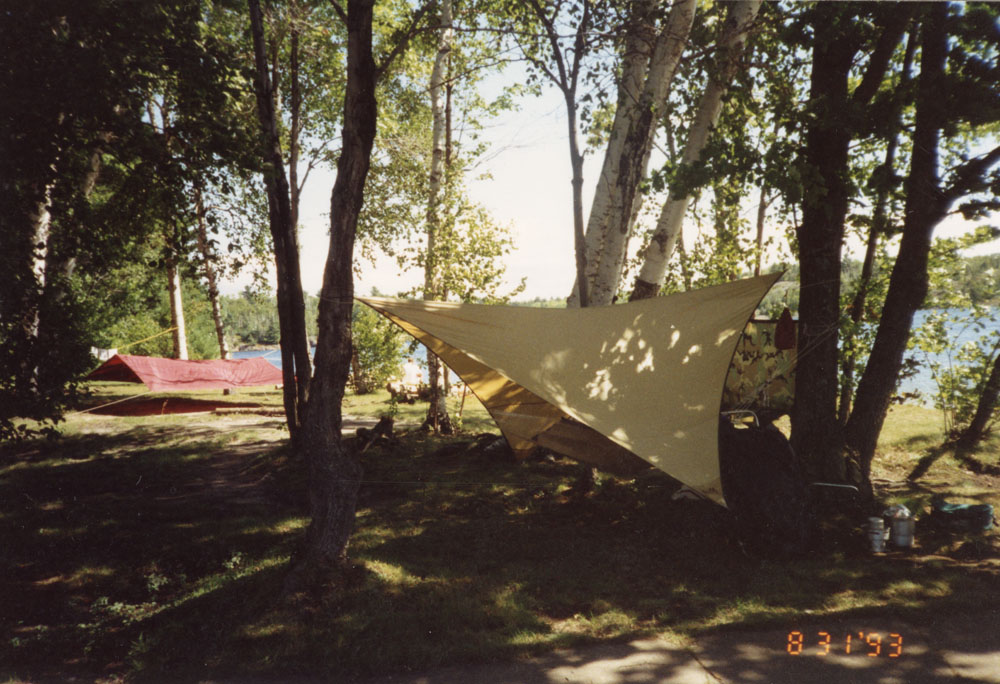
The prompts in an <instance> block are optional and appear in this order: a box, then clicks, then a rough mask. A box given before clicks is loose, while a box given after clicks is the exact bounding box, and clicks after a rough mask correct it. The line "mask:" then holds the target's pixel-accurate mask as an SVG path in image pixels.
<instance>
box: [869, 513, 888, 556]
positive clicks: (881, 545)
mask: <svg viewBox="0 0 1000 684" xmlns="http://www.w3.org/2000/svg"><path fill="white" fill-rule="evenodd" d="M868 540H869V541H870V542H871V545H872V551H873V552H875V553H882V552H883V551H885V522H884V521H883V520H882V518H868Z"/></svg>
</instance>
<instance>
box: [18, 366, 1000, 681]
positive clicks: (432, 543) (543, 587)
mask: <svg viewBox="0 0 1000 684" xmlns="http://www.w3.org/2000/svg"><path fill="white" fill-rule="evenodd" d="M129 392H134V388H133V386H127V385H112V384H107V385H100V386H97V387H95V394H94V396H93V397H92V398H91V399H90V400H89V403H90V405H93V406H96V405H98V404H101V403H106V402H107V401H110V400H113V399H114V398H121V397H123V396H127V394H128V393H129ZM207 396H210V397H211V399H212V400H213V401H218V402H220V403H223V404H230V405H232V406H235V405H237V404H240V403H244V404H246V403H255V404H259V406H258V407H257V409H253V408H252V407H251V408H247V407H244V408H243V409H240V410H241V411H242V410H244V409H246V410H249V411H253V410H258V411H259V412H261V413H263V415H261V414H259V413H236V412H225V413H221V414H196V415H153V416H133V417H120V416H104V415H94V414H93V413H87V414H78V415H74V416H71V417H70V418H69V420H68V421H67V423H66V425H65V429H64V434H63V436H62V437H61V438H60V439H58V440H56V441H53V442H45V441H40V442H33V443H28V444H23V445H19V446H16V447H14V446H6V447H4V448H3V449H2V450H0V500H2V501H3V506H2V507H0V516H2V518H0V530H2V534H3V537H2V539H0V545H2V548H3V549H4V554H3V555H2V557H0V568H2V570H0V572H2V573H3V576H4V577H5V578H7V579H6V581H4V582H2V583H0V605H2V606H3V610H0V639H2V641H0V681H2V680H3V679H4V677H6V678H8V679H12V680H15V681H16V680H18V679H26V680H28V681H40V680H46V679H52V680H64V679H66V678H67V677H69V676H76V677H78V678H80V679H81V680H91V681H109V682H110V681H123V680H128V681H163V680H164V679H167V680H170V681H173V680H176V679H185V678H189V679H192V680H197V679H199V678H204V677H210V676H216V677H221V676H238V677H245V676H251V675H262V676H267V675H271V676H276V677H279V676H281V677H283V676H291V675H293V674H295V673H309V674H314V675H315V674H318V675H321V676H326V677H327V678H329V679H330V680H332V681H352V680H354V679H357V678H359V677H363V676H375V675H385V674H387V673H393V672H402V671H408V670H421V669H423V668H429V667H433V666H437V665H443V664H452V663H461V662H469V661H489V660H494V659H506V658H515V657H518V656H521V655H525V654H531V653H537V652H540V651H544V650H547V649H551V648H553V647H556V646H560V645H569V644H581V643H586V642H589V641H596V640H606V639H618V638H625V637H633V636H637V635H643V634H669V635H672V636H673V637H675V638H678V639H686V638H693V636H694V635H697V634H700V633H702V632H704V631H706V630H714V629H729V628H735V627H746V626H758V625H776V624H781V625H785V624H788V622H789V621H790V620H792V619H793V618H795V619H797V618H798V617H799V616H801V615H803V614H810V615H814V616H836V617H838V618H844V619H851V618H854V617H857V618H858V619H862V618H865V617H878V616H885V615H887V614H888V615H892V616H898V617H903V618H913V619H920V617H921V616H926V615H930V614H934V615H942V614H948V613H962V612H966V611H969V610H983V609H985V608H989V607H993V608H995V602H996V598H995V597H994V594H995V591H994V588H995V583H996V581H997V573H998V569H1000V563H998V560H997V559H998V557H1000V552H998V543H997V534H996V532H995V531H994V532H991V533H988V534H985V535H978V536H974V535H970V536H964V537H963V536H961V535H959V536H957V537H956V536H942V535H938V536H935V535H934V534H933V532H932V531H931V530H929V529H920V528H919V527H918V532H917V539H918V542H919V544H920V546H919V547H918V548H917V549H915V550H914V551H913V552H909V553H902V552H896V553H892V554H888V555H886V556H881V557H872V556H871V555H870V554H867V553H866V552H865V551H864V548H863V544H864V539H863V535H861V534H860V531H857V533H856V534H855V535H854V538H855V539H856V540H857V541H858V543H857V544H856V545H851V544H847V545H841V546H839V547H836V548H822V549H821V550H820V551H819V552H817V553H816V554H814V555H812V556H809V557H806V558H803V559H799V560H795V561H788V562H780V563H779V562H775V561H768V560H764V559H758V558H752V557H748V556H746V555H745V554H743V553H742V552H741V551H740V549H739V546H738V544H736V543H735V541H734V539H733V537H732V533H731V525H730V523H729V521H728V519H727V518H726V516H725V514H724V511H722V510H721V509H719V508H718V507H716V506H714V505H712V504H707V503H699V502H675V501H672V500H671V499H670V497H669V494H670V492H671V490H672V489H673V488H674V487H675V484H674V483H673V481H672V480H670V479H669V478H667V477H665V476H660V475H657V474H655V473H650V474H649V475H645V476H643V477H640V478H637V479H636V480H634V481H629V480H623V479H619V478H615V477H610V476H600V477H599V478H598V479H597V482H596V483H595V485H594V487H593V488H592V489H590V490H584V489H581V488H579V487H577V486H576V485H577V483H578V480H579V475H580V473H581V467H580V466H578V465H576V464H573V463H571V462H569V461H562V460H552V459H546V460H531V461H527V462H524V463H521V464H514V463H512V462H511V461H509V460H508V459H507V458H506V457H505V456H503V455H502V454H496V453H493V452H491V451H489V450H486V451H484V450H482V449H479V448H476V446H475V443H474V442H473V441H472V440H471V438H470V436H469V434H470V433H474V432H478V431H480V430H482V429H484V428H485V427H486V426H487V425H489V423H488V422H487V421H488V417H487V416H486V414H485V411H484V410H483V409H482V407H481V406H479V405H478V403H477V402H475V401H474V400H472V399H471V398H470V399H467V401H466V405H465V407H464V411H463V418H464V419H465V420H464V423H465V425H464V426H465V428H466V430H467V432H466V433H465V434H463V435H460V436H458V437H456V438H453V439H444V438H438V437H432V436H429V435H427V434H425V433H422V432H419V431H410V432H404V433H403V434H402V435H401V436H400V437H399V438H398V439H397V440H396V441H394V442H392V443H389V444H388V445H384V446H381V447H378V448H373V449H370V450H369V451H367V452H366V453H365V454H364V456H363V462H364V468H365V476H364V477H365V480H366V482H365V484H364V485H363V486H362V489H361V492H360V499H359V502H358V511H357V523H356V528H355V532H354V535H353V536H352V541H351V547H350V554H351V558H352V561H353V564H354V565H353V569H351V570H350V571H348V572H346V573H344V574H343V575H342V576H340V577H338V578H336V581H332V580H331V582H330V583H329V584H328V586H326V587H324V588H323V590H322V591H319V592H318V593H316V594H315V595H312V596H309V597H300V598H294V597H293V598H292V599H287V600H285V599H280V598H278V597H279V595H280V593H281V587H282V581H283V578H284V573H285V571H286V568H287V565H288V560H289V558H290V557H291V555H292V554H293V553H294V552H295V550H296V548H297V545H298V544H299V542H300V541H301V538H302V534H303V531H304V528H305V526H306V524H307V522H308V518H307V511H306V508H305V503H304V502H305V501H306V497H305V492H304V484H303V476H302V474H301V469H300V468H299V466H298V463H297V460H296V458H295V455H294V454H292V453H290V452H289V450H288V449H287V447H286V446H285V440H286V437H287V432H286V431H285V430H284V428H283V425H282V421H281V418H280V416H275V415H273V413H274V412H275V410H276V409H277V410H280V406H281V399H280V394H279V393H278V392H274V391H257V390H255V391H252V392H250V391H245V392H237V393H235V394H233V395H230V396H227V397H222V396H220V395H217V394H212V395H206V394H203V393H192V394H191V395H189V396H188V398H191V399H197V398H202V399H204V398H205V397H207ZM386 399H387V397H386V396H385V395H384V394H382V395H374V396H365V397H354V396H348V397H347V399H346V401H345V409H344V412H345V414H346V415H349V416H364V417H369V418H370V417H372V416H376V415H377V414H379V413H381V412H385V411H387V410H389V405H388V402H387V401H386ZM223 408H226V407H225V406H223ZM424 410H425V405H421V404H417V405H414V406H407V405H402V406H399V407H398V413H397V416H396V419H397V426H398V425H400V424H402V425H411V426H412V425H416V424H418V423H419V422H420V419H421V418H422V413H423V411H424ZM452 411H453V414H457V406H455V407H453V408H452ZM937 425H939V421H938V420H937V416H936V414H934V412H931V411H926V410H924V409H919V408H912V407H901V408H898V409H894V411H893V413H892V415H891V416H890V420H889V423H888V424H887V429H886V431H885V432H884V434H883V440H882V442H881V444H880V454H881V456H880V458H879V459H878V460H877V461H876V472H875V473H874V475H875V477H876V484H877V487H878V488H879V493H880V495H881V496H882V497H883V498H884V499H886V500H887V501H906V502H909V503H908V505H911V507H912V508H913V509H914V510H916V511H922V510H926V506H927V503H928V502H929V499H930V497H931V496H933V495H934V494H948V495H949V498H950V499H951V500H963V501H983V502H989V503H993V504H994V505H1000V494H998V493H1000V487H998V486H997V485H998V484H1000V480H998V478H997V477H996V475H994V474H992V471H990V469H989V468H984V469H980V472H974V471H973V470H970V465H969V461H968V459H973V460H974V461H975V462H977V463H980V464H981V465H983V466H991V465H992V466H995V464H996V454H997V453H998V451H1000V449H998V446H1000V443H998V442H997V440H995V439H994V441H993V442H992V443H990V444H988V445H986V446H984V448H983V449H982V450H980V452H978V453H977V454H972V455H965V456H964V457H957V456H955V455H954V454H953V453H949V452H948V450H947V449H942V448H941V446H940V443H941V435H940V430H939V428H938V427H937ZM928 459H933V460H932V461H931V462H929V464H928V466H927V469H926V471H925V473H924V474H923V476H922V477H921V478H920V479H918V480H917V481H915V482H910V481H908V480H907V479H906V476H907V474H909V473H910V472H912V471H913V469H914V468H915V467H916V466H917V465H918V464H919V463H921V462H924V461H926V460H928Z"/></svg>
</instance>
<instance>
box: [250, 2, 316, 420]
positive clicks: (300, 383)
mask: <svg viewBox="0 0 1000 684" xmlns="http://www.w3.org/2000/svg"><path fill="white" fill-rule="evenodd" d="M247 4H248V7H249V10H250V25H251V32H252V36H253V50H254V67H255V68H254V77H255V79H254V89H255V92H256V94H257V115H258V119H259V122H260V128H261V149H262V153H263V157H264V184H265V186H266V187H267V199H268V216H269V222H270V226H271V239H272V241H273V246H274V262H275V267H276V272H277V292H278V321H279V326H280V328H281V362H282V374H283V376H284V385H283V394H284V404H285V417H286V419H287V421H288V430H289V432H290V433H291V434H292V436H293V437H297V436H298V433H299V427H300V426H301V423H302V411H303V410H304V407H305V404H306V401H307V399H308V397H309V383H310V378H311V375H312V372H311V363H310V360H309V338H308V336H307V335H306V326H305V300H304V299H303V294H302V275H301V269H300V267H299V241H298V231H297V227H296V225H295V223H294V215H293V211H292V200H291V194H290V187H289V184H288V177H287V176H286V175H285V165H284V158H283V156H282V151H281V139H280V137H279V133H278V115H277V112H276V111H275V100H276V98H275V94H274V83H273V82H272V80H271V76H270V72H269V69H268V62H267V50H266V45H265V40H264V24H263V18H262V16H261V11H260V2H259V0H248V1H247Z"/></svg>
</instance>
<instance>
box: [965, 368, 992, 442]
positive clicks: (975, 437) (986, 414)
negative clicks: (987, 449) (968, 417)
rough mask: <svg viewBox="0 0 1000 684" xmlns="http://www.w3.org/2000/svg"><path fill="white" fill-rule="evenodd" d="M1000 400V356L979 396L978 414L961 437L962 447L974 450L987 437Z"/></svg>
mask: <svg viewBox="0 0 1000 684" xmlns="http://www.w3.org/2000/svg"><path fill="white" fill-rule="evenodd" d="M998 399H1000V354H997V356H996V358H995V359H993V370H991V371H990V377H989V378H988V379H987V380H986V384H985V385H984V386H983V392H982V394H980V395H979V403H978V404H977V406H976V414H975V415H974V416H973V417H972V421H971V422H970V423H969V426H968V427H967V428H965V430H963V431H962V435H961V437H959V440H958V443H959V444H960V445H961V446H962V447H964V448H966V449H972V448H973V447H975V446H976V445H977V444H979V442H980V441H981V440H982V439H983V437H985V436H986V431H987V429H988V428H989V425H990V419H991V418H992V417H993V413H994V412H995V411H996V409H997V401H998Z"/></svg>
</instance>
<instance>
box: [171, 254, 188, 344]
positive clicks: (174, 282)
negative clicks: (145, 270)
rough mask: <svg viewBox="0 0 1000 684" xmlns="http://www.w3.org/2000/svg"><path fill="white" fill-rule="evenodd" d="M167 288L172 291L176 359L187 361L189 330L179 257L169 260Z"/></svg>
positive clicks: (172, 257)
mask: <svg viewBox="0 0 1000 684" xmlns="http://www.w3.org/2000/svg"><path fill="white" fill-rule="evenodd" d="M167 286H168V288H169V291H170V325H171V326H172V327H173V339H174V358H177V359H181V360H182V361H186V360H187V358H188V350H187V328H186V326H185V325H184V297H183V296H182V294H181V274H180V270H179V269H178V268H177V257H176V256H174V255H171V257H170V258H169V259H168V260H167Z"/></svg>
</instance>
